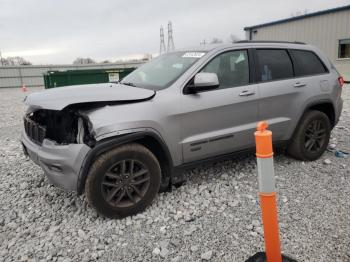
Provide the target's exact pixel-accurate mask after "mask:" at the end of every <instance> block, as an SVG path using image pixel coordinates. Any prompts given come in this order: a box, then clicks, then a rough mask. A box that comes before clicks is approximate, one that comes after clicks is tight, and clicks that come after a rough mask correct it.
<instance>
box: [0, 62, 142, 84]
mask: <svg viewBox="0 0 350 262" xmlns="http://www.w3.org/2000/svg"><path fill="white" fill-rule="evenodd" d="M141 64H143V63H141V62H133V63H123V64H119V63H118V64H91V65H43V66H4V67H1V66H0V88H5V87H21V86H22V85H25V86H26V87H43V86H44V77H43V74H44V73H46V72H47V71H56V70H61V71H64V70H84V69H110V68H127V67H138V66H140V65H141Z"/></svg>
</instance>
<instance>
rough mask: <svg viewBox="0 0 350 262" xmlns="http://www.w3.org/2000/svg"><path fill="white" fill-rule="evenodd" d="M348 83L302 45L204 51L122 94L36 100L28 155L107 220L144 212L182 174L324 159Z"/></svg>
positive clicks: (112, 88)
mask: <svg viewBox="0 0 350 262" xmlns="http://www.w3.org/2000/svg"><path fill="white" fill-rule="evenodd" d="M342 84H343V81H342V78H341V77H340V76H339V74H338V72H337V71H336V69H335V68H334V67H333V65H332V64H331V63H330V61H329V60H328V59H327V58H326V57H325V56H324V55H322V54H321V53H320V51H319V50H318V49H316V48H314V47H312V46H309V45H306V44H303V43H287V42H271V41H270V42H249V41H241V42H237V43H234V44H230V45H216V46H209V45H207V46H200V47H198V48H192V49H186V50H179V51H175V52H171V53H167V54H165V55H162V56H159V57H158V58H156V59H154V60H152V61H151V62H149V63H147V64H145V65H143V66H141V67H139V68H138V69H137V70H135V71H134V72H132V73H131V74H129V75H128V76H127V77H125V78H124V79H123V80H122V81H121V82H119V83H108V84H94V85H84V86H73V87H63V88H56V89H51V90H46V91H43V92H39V93H34V94H31V95H28V97H27V98H26V99H25V103H26V104H27V105H28V111H27V113H26V115H25V117H24V131H23V133H22V144H23V148H24V152H25V154H27V155H28V156H29V157H30V158H31V159H32V160H33V161H34V162H35V163H37V164H38V165H40V166H41V167H42V169H43V170H44V172H45V174H46V176H47V177H48V179H49V181H50V182H51V183H53V184H54V185H56V186H58V187H60V188H63V189H66V190H74V191H77V193H78V194H82V193H83V192H85V194H86V196H87V200H88V202H89V204H90V205H91V206H92V207H94V208H95V209H96V210H97V212H98V213H100V214H102V215H104V216H107V217H112V218H115V217H118V218H120V217H124V216H128V215H133V214H135V213H137V212H140V211H142V210H144V209H145V208H146V207H147V206H148V205H150V204H151V202H152V200H153V199H154V198H155V197H156V195H157V193H158V192H159V191H165V190H167V189H168V188H169V187H170V186H171V185H174V184H175V185H176V184H179V183H181V182H182V180H183V179H182V175H181V174H182V172H181V170H183V169H184V168H187V167H191V166H193V165H195V164H199V163H202V162H203V161H208V160H213V159H218V158H219V157H227V156H231V155H232V154H233V153H236V154H237V153H242V152H243V151H246V150H249V149H252V148H254V136H253V133H254V130H255V126H256V123H257V122H258V121H259V120H267V121H268V123H269V125H270V128H271V130H272V131H273V138H274V143H275V145H285V148H286V149H287V152H288V154H289V155H291V156H292V157H294V158H297V159H301V160H315V159H318V158H319V157H320V156H321V155H322V154H323V152H324V151H325V149H326V147H327V144H328V141H329V137H330V132H331V130H332V128H333V127H334V126H335V125H336V124H337V121H338V119H339V116H340V113H341V110H342V103H343V102H342V99H341V92H342Z"/></svg>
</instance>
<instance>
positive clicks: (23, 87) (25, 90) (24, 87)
mask: <svg viewBox="0 0 350 262" xmlns="http://www.w3.org/2000/svg"><path fill="white" fill-rule="evenodd" d="M21 90H22V92H27V87H26V86H25V84H23V85H22V88H21Z"/></svg>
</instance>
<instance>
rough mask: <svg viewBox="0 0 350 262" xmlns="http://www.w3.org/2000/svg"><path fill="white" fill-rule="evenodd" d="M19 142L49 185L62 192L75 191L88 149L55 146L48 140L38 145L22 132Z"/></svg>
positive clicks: (74, 145) (82, 146) (81, 145)
mask: <svg viewBox="0 0 350 262" xmlns="http://www.w3.org/2000/svg"><path fill="white" fill-rule="evenodd" d="M21 141H22V145H23V150H24V152H25V154H26V155H28V156H29V158H30V159H32V160H33V161H34V163H36V164H37V165H39V166H40V167H41V168H42V169H43V170H44V172H45V175H46V176H47V178H48V179H49V181H50V183H52V184H53V185H55V186H57V187H59V188H61V189H64V190H68V191H77V181H78V175H79V171H80V169H81V166H82V164H83V161H84V159H85V157H86V155H87V154H88V152H89V151H90V150H91V148H90V147H88V146H87V145H85V144H69V145H57V144H56V143H55V142H53V141H51V140H48V139H44V141H43V143H42V145H38V144H36V143H34V142H33V141H32V140H30V138H29V137H28V136H27V135H26V133H25V132H24V131H23V132H22V137H21Z"/></svg>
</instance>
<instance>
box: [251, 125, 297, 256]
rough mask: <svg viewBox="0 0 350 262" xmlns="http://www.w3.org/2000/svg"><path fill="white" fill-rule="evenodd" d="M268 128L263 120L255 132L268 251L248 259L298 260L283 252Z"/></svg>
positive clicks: (266, 249) (261, 204) (262, 211)
mask: <svg viewBox="0 0 350 262" xmlns="http://www.w3.org/2000/svg"><path fill="white" fill-rule="evenodd" d="M267 128H268V124H267V122H265V121H261V122H259V123H258V125H257V128H256V129H257V131H256V132H255V133H254V136H255V144H256V158H257V164H258V165H257V167H258V179H259V198H260V207H261V216H262V222H263V227H264V239H265V251H266V252H265V253H264V252H258V253H257V254H255V255H254V256H253V257H251V258H249V259H248V260H246V261H247V262H254V261H261V262H262V261H267V262H282V261H285V262H287V261H290V262H293V261H294V262H296V260H294V259H292V258H289V257H287V256H285V255H282V254H281V245H280V239H279V228H278V212H277V204H276V189H275V173H274V168H273V149H272V132H271V131H270V130H267Z"/></svg>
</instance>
